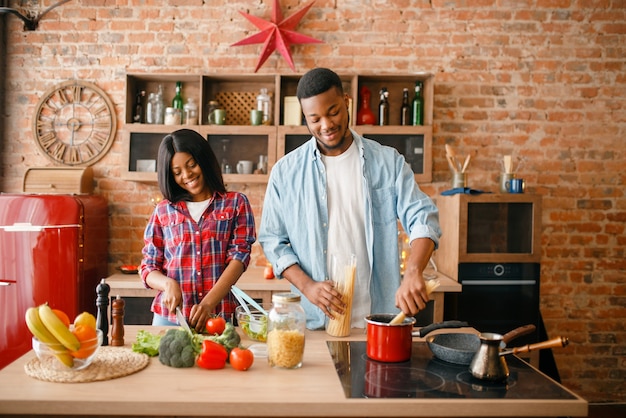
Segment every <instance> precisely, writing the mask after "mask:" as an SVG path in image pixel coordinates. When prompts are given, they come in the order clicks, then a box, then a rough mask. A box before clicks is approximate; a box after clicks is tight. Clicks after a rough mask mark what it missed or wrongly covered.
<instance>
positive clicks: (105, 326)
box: [96, 279, 111, 345]
mask: <svg viewBox="0 0 626 418" xmlns="http://www.w3.org/2000/svg"><path fill="white" fill-rule="evenodd" d="M110 291H111V287H110V286H109V285H108V284H107V283H106V281H105V280H104V279H102V280H101V281H100V284H99V285H98V286H96V295H98V297H97V298H96V306H97V308H98V316H97V318H96V327H97V328H98V329H99V330H100V331H102V345H109V316H108V314H107V311H108V306H109V292H110Z"/></svg>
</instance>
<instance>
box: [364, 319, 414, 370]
mask: <svg viewBox="0 0 626 418" xmlns="http://www.w3.org/2000/svg"><path fill="white" fill-rule="evenodd" d="M394 317H395V315H394V314H372V315H368V316H366V317H365V322H367V344H366V348H367V350H366V351H367V357H369V358H371V359H372V360H377V361H384V362H388V363H397V362H401V361H407V360H409V359H410V358H411V350H412V346H413V335H412V334H411V332H412V331H413V324H415V318H413V317H408V318H404V321H402V322H401V323H399V324H397V325H390V324H389V322H391V320H392V319H393V318H394Z"/></svg>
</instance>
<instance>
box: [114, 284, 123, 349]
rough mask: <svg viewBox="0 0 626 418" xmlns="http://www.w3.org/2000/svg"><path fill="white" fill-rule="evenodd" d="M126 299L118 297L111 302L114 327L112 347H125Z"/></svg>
mask: <svg viewBox="0 0 626 418" xmlns="http://www.w3.org/2000/svg"><path fill="white" fill-rule="evenodd" d="M124 305H125V302H124V299H122V298H121V297H120V295H117V297H116V298H115V299H113V302H111V317H112V318H113V325H112V327H111V345H112V346H115V347H119V346H123V345H124Z"/></svg>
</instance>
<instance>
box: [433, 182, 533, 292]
mask: <svg viewBox="0 0 626 418" xmlns="http://www.w3.org/2000/svg"><path fill="white" fill-rule="evenodd" d="M507 203H528V204H530V205H532V209H531V218H532V219H530V220H528V223H527V224H526V225H520V226H519V227H525V228H526V227H527V228H529V229H532V231H530V237H531V238H530V239H531V242H530V243H529V250H528V251H523V252H521V251H520V252H504V251H497V252H496V251H492V252H487V251H485V252H471V251H468V240H469V239H471V238H470V237H469V235H470V232H469V229H470V228H469V226H468V210H469V209H468V207H469V205H470V204H507ZM437 207H438V208H439V222H440V224H441V229H442V230H443V231H445V234H444V235H442V237H441V239H440V240H439V248H438V249H437V251H436V252H435V255H434V259H435V262H436V263H437V267H438V269H439V271H440V272H442V273H443V274H445V275H447V276H449V277H451V278H452V279H454V280H458V275H459V271H458V269H459V263H539V262H540V261H541V196H540V195H535V194H529V193H519V194H515V193H493V194H492V193H485V194H480V195H467V194H455V195H452V196H438V197H437ZM502 227H503V228H507V227H508V226H507V225H503V226H502Z"/></svg>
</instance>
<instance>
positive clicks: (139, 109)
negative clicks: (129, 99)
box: [133, 90, 146, 123]
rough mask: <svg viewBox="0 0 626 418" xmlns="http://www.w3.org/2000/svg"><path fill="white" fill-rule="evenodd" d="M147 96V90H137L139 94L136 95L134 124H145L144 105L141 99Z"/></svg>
mask: <svg viewBox="0 0 626 418" xmlns="http://www.w3.org/2000/svg"><path fill="white" fill-rule="evenodd" d="M145 95H146V91H145V90H137V93H136V94H135V111H134V113H133V123H142V122H143V104H142V103H141V102H142V99H141V98H142V97H144V96H145Z"/></svg>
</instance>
